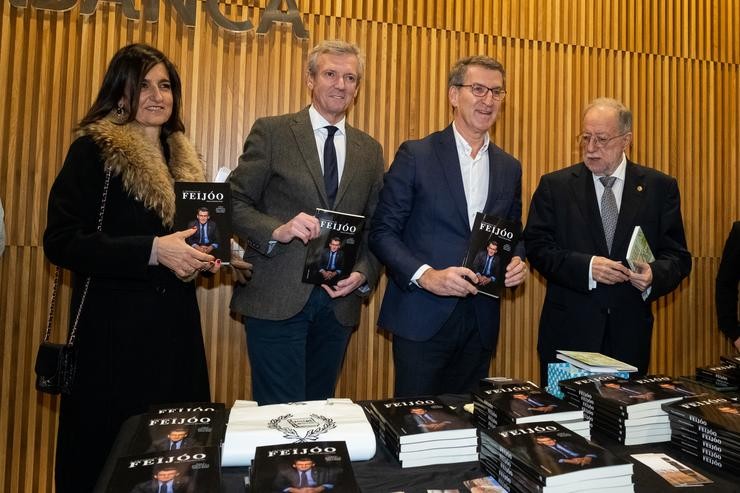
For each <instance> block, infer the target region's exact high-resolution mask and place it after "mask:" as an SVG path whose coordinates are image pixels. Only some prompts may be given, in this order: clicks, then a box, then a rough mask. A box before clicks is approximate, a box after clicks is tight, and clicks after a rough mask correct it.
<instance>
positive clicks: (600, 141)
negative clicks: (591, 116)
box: [576, 132, 629, 149]
mask: <svg viewBox="0 0 740 493" xmlns="http://www.w3.org/2000/svg"><path fill="white" fill-rule="evenodd" d="M628 133H629V132H625V133H623V134H619V135H615V136H614V137H602V136H601V135H591V134H581V135H579V136H578V137H576V140H577V141H578V143H579V144H580V145H581V146H583V147H588V145H589V144H590V143H591V142H593V143H594V146H595V147H596V148H597V149H601V148H603V147H605V146H606V145H607V144H608V143H609V142H611V141H612V140H614V139H618V138H619V137H624V136H625V135H627V134H628Z"/></svg>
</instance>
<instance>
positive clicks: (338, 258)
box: [303, 209, 365, 286]
mask: <svg viewBox="0 0 740 493" xmlns="http://www.w3.org/2000/svg"><path fill="white" fill-rule="evenodd" d="M316 217H317V218H318V219H319V223H320V224H321V233H320V234H319V236H318V237H317V238H314V239H313V240H311V241H309V242H308V246H307V249H306V264H305V266H304V269H303V282H306V283H309V284H326V285H328V286H334V285H335V284H336V283H337V282H338V281H339V280H341V279H345V278H346V277H348V276H349V275H350V273H351V272H352V268H353V267H354V265H355V261H356V260H357V254H358V253H359V250H360V244H361V243H362V228H363V226H364V224H365V217H364V216H358V215H355V214H345V213H344V212H338V211H330V210H326V209H316Z"/></svg>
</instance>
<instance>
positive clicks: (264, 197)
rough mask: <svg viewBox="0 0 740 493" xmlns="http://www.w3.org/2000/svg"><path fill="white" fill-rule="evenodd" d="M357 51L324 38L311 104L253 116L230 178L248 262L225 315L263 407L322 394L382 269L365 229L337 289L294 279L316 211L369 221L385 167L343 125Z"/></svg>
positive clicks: (372, 147)
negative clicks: (230, 316)
mask: <svg viewBox="0 0 740 493" xmlns="http://www.w3.org/2000/svg"><path fill="white" fill-rule="evenodd" d="M363 68H364V67H363V59H362V56H361V54H360V51H359V48H357V46H355V45H351V44H349V43H345V42H342V41H324V42H322V43H320V44H319V45H317V46H316V47H314V48H313V49H312V50H311V52H310V53H309V55H308V67H307V74H306V85H307V86H308V89H309V90H310V91H311V106H309V107H308V108H305V109H303V110H301V111H299V112H298V113H295V114H288V115H282V116H277V117H268V118H260V119H258V120H257V121H256V122H255V123H254V126H253V127H252V130H251V132H250V134H249V136H248V137H247V140H246V142H245V144H244V152H243V154H242V155H241V157H240V158H239V166H238V167H237V168H236V169H235V170H234V172H233V173H232V174H231V176H230V177H229V182H230V184H231V190H232V200H233V206H234V211H233V223H234V231H235V232H236V233H237V234H238V235H239V236H240V237H242V238H245V239H246V240H247V245H248V247H249V248H248V250H247V252H246V254H245V259H247V260H248V261H249V262H252V263H253V264H254V274H253V277H252V281H251V283H250V285H249V286H237V287H236V288H235V291H234V296H233V298H232V300H231V308H232V309H233V310H234V311H236V312H237V313H240V314H242V315H244V316H245V317H246V318H245V325H246V330H247V346H248V353H249V359H250V362H251V368H252V391H253V396H254V399H255V400H256V401H257V402H259V403H260V404H271V403H279V402H290V401H303V400H316V399H326V398H328V397H331V396H332V395H333V394H334V387H335V385H336V380H337V375H338V374H339V370H340V369H341V366H342V360H343V359H344V352H345V349H346V347H347V342H348V341H349V337H350V335H351V333H352V329H353V328H354V327H355V326H356V325H357V323H358V322H359V318H360V308H361V304H362V300H363V297H366V296H367V295H368V294H369V292H370V291H371V290H372V289H373V288H374V286H375V283H376V281H377V279H378V275H379V269H380V266H379V264H378V261H377V260H376V259H375V257H373V255H372V254H371V253H370V251H369V250H368V248H367V241H366V234H363V242H362V244H361V245H360V248H359V251H358V255H357V260H356V262H355V265H354V268H353V271H352V272H351V273H350V274H349V276H348V277H346V278H344V279H341V280H340V281H338V282H337V283H336V284H335V285H333V286H328V285H322V286H320V287H319V286H314V285H312V284H306V283H302V282H301V276H302V273H303V267H304V262H305V259H306V244H307V243H308V242H309V241H310V240H312V239H314V238H316V237H318V236H319V232H320V227H319V221H318V219H317V218H316V217H315V216H314V213H315V211H316V208H317V207H318V208H324V209H333V210H337V211H340V212H344V213H350V214H358V215H363V216H365V217H368V218H369V217H371V216H372V214H373V212H374V209H375V204H376V202H377V197H378V192H379V190H380V187H381V185H382V176H383V170H384V162H383V151H382V148H381V146H380V144H379V143H378V142H377V141H375V140H374V139H373V138H372V137H370V136H369V135H367V134H365V133H363V132H361V131H359V130H357V129H355V128H352V127H350V126H349V125H347V124H346V123H345V114H346V112H347V109H348V108H349V106H350V105H351V104H352V102H353V100H354V98H355V96H356V94H357V91H358V88H359V84H360V81H361V79H362V75H363Z"/></svg>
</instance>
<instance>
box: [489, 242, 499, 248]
mask: <svg viewBox="0 0 740 493" xmlns="http://www.w3.org/2000/svg"><path fill="white" fill-rule="evenodd" d="M489 245H493V246H495V247H497V248H498V241H496V240H488V243H486V247H488V246H489Z"/></svg>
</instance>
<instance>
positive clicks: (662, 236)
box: [524, 161, 691, 374]
mask: <svg viewBox="0 0 740 493" xmlns="http://www.w3.org/2000/svg"><path fill="white" fill-rule="evenodd" d="M637 225H639V226H641V227H642V230H643V231H644V233H645V236H646V237H647V240H648V243H649V244H650V248H651V250H652V251H653V254H654V256H655V259H656V260H655V262H653V263H652V264H651V265H650V267H651V269H652V272H653V284H652V289H651V291H650V296H649V297H648V299H647V300H646V301H645V300H643V299H642V293H641V292H640V291H639V290H638V289H636V288H635V287H633V286H632V285H631V284H630V283H629V282H625V283H621V284H617V285H612V286H608V285H604V284H598V285H597V287H596V288H595V289H593V290H591V291H589V289H588V269H589V262H590V261H591V257H592V256H594V255H598V256H603V257H609V258H611V259H613V260H618V261H622V263H624V264H625V265H627V264H626V261H625V258H626V253H627V246H628V243H629V240H630V236H631V235H632V231H633V229H634V227H635V226H637ZM524 241H525V244H526V246H527V257H528V258H529V261H530V263H531V265H532V266H533V267H534V268H535V269H537V270H538V271H539V272H540V274H542V275H543V276H544V277H545V279H546V280H547V293H546V295H545V301H544V304H543V307H542V315H541V317H540V330H539V341H538V351H539V354H540V362H541V364H542V365H545V364H546V363H547V362H555V361H556V359H555V352H556V350H557V349H569V350H576V351H600V350H601V344H602V341H603V339H604V333H605V330H606V322H607V313H610V315H609V321H610V324H611V330H613V331H618V332H619V333H620V334H621V336H622V337H621V340H622V341H624V344H623V345H622V347H621V348H620V349H619V350H618V351H614V352H613V354H610V356H613V357H615V358H617V359H620V360H622V361H626V362H628V363H631V364H633V365H635V366H637V367H638V369H639V371H640V373H643V374H644V373H645V372H646V371H647V367H648V363H649V360H650V337H651V333H652V326H653V315H652V312H651V310H650V302H651V301H653V300H655V299H656V298H658V297H660V296H663V295H665V294H667V293H669V292H671V291H672V290H673V289H675V288H676V287H677V286H678V284H679V283H680V282H681V279H683V278H684V277H686V276H687V275H688V274H689V271H690V270H691V254H690V253H689V251H688V250H687V249H686V237H685V235H684V228H683V221H682V219H681V208H680V197H679V191H678V184H677V183H676V180H675V179H674V178H672V177H670V176H668V175H665V174H663V173H661V172H659V171H656V170H653V169H650V168H645V167H643V166H639V165H637V164H635V163H632V162H630V161H627V169H626V173H625V183H624V192H623V195H622V202H621V207H620V211H619V218H618V220H617V227H616V231H615V233H614V240H613V243H612V253H611V255H609V252H608V250H607V246H606V239H605V237H604V231H603V227H602V223H601V215H600V213H599V208H598V204H597V201H596V191H595V189H594V183H593V175H592V174H591V172H590V171H589V170H588V168H586V166H585V165H584V164H583V163H579V164H576V165H574V166H571V167H569V168H565V169H562V170H559V171H555V172H553V173H549V174H546V175H544V176H543V177H542V178H541V180H540V184H539V186H538V187H537V189H536V190H535V192H534V196H533V197H532V203H531V206H530V209H529V218H528V220H527V227H526V229H525V230H524Z"/></svg>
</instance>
